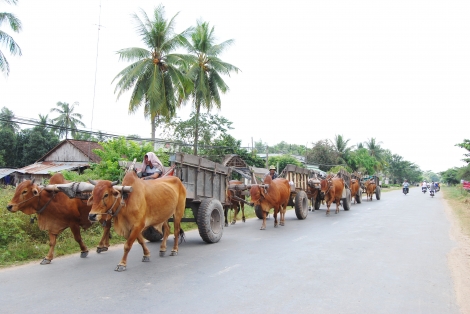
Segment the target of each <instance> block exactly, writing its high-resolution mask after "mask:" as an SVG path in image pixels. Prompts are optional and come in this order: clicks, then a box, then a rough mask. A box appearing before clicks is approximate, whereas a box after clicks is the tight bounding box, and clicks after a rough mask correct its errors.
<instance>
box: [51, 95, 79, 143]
mask: <svg viewBox="0 0 470 314" xmlns="http://www.w3.org/2000/svg"><path fill="white" fill-rule="evenodd" d="M56 106H57V107H58V108H52V109H51V112H57V113H59V116H58V117H57V118H54V119H52V122H53V123H54V125H55V126H56V127H58V128H59V137H61V136H62V135H63V134H65V139H68V134H69V131H70V132H71V133H72V136H75V134H76V133H77V125H80V126H82V127H85V124H84V123H83V122H82V121H80V119H82V118H83V117H82V115H81V114H79V113H76V112H73V111H74V110H75V106H78V102H74V103H73V104H72V106H70V105H69V104H68V103H66V102H60V101H59V102H58V103H57V104H56Z"/></svg>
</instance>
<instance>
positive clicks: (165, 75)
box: [113, 5, 190, 139]
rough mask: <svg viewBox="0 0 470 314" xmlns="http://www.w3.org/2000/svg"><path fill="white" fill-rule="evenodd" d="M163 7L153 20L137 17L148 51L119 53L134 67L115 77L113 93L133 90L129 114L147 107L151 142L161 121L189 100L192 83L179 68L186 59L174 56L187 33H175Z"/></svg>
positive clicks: (139, 31) (138, 30)
mask: <svg viewBox="0 0 470 314" xmlns="http://www.w3.org/2000/svg"><path fill="white" fill-rule="evenodd" d="M164 13H165V11H164V7H163V6H162V5H160V6H158V7H157V8H155V10H154V13H153V17H152V19H150V18H149V17H148V16H147V14H146V13H145V12H144V11H143V10H141V15H142V16H143V18H142V19H141V18H140V17H139V16H138V15H137V14H134V16H133V18H134V20H135V21H136V22H137V32H138V33H139V35H140V37H141V39H142V41H143V43H144V44H145V46H146V47H147V48H136V47H133V48H126V49H122V50H119V51H118V54H119V59H120V60H125V61H132V62H133V63H132V64H131V65H129V66H127V67H126V68H124V70H122V71H121V72H119V73H118V75H116V77H115V78H114V79H113V82H114V81H115V80H118V82H117V83H116V88H115V90H114V92H115V93H116V92H117V91H119V93H118V96H117V98H118V99H119V97H120V96H121V95H122V94H123V93H124V92H126V91H128V90H130V89H132V94H131V99H130V101H129V113H135V112H136V111H137V110H138V109H139V108H140V106H142V105H143V106H144V115H145V117H146V118H148V117H149V118H150V124H151V134H152V139H155V129H156V126H157V124H158V122H159V121H160V120H161V119H162V118H169V117H172V116H174V115H175V111H176V108H177V106H178V105H179V104H180V103H181V101H182V99H184V98H185V97H186V95H185V91H187V90H188V89H189V88H190V82H189V80H187V79H186V78H185V76H184V75H183V73H182V72H181V70H180V69H179V68H178V66H179V65H182V64H183V62H184V58H185V56H184V55H179V54H172V53H171V52H173V51H174V50H175V49H177V48H178V47H180V46H182V45H183V43H184V41H185V37H184V36H185V35H186V33H187V32H188V31H189V29H188V30H186V31H184V32H182V33H180V34H175V33H174V19H175V17H176V15H177V14H176V15H175V16H174V17H173V18H171V19H170V20H169V21H167V20H166V19H165V16H164Z"/></svg>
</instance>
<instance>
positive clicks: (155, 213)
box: [88, 171, 186, 271]
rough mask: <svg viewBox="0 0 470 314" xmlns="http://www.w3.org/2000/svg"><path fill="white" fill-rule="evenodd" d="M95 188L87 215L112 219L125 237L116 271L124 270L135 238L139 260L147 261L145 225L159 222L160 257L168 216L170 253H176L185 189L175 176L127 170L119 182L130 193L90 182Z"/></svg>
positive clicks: (102, 181)
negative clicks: (144, 175) (148, 175)
mask: <svg viewBox="0 0 470 314" xmlns="http://www.w3.org/2000/svg"><path fill="white" fill-rule="evenodd" d="M93 183H94V184H96V185H95V188H94V189H93V194H92V196H91V197H90V198H89V200H88V204H90V205H92V207H91V211H90V214H89V218H90V220H91V221H96V220H99V219H100V218H101V217H102V216H104V217H103V218H105V219H106V220H110V219H111V217H113V218H114V229H115V230H116V232H117V233H119V234H120V235H121V236H123V237H124V238H126V240H127V241H126V243H125V244H124V255H123V256H122V259H121V261H120V262H119V264H118V265H117V267H116V268H115V270H116V271H123V270H126V266H127V255H128V254H129V251H130V250H131V248H132V245H133V243H134V241H135V240H136V239H137V241H138V242H139V244H140V245H141V246H142V249H143V251H144V256H143V258H142V262H148V261H150V251H149V249H148V248H147V246H146V245H145V242H144V238H143V236H142V230H144V229H145V228H147V227H149V226H155V225H158V224H161V223H163V226H164V228H163V240H162V244H161V245H160V256H164V255H165V252H166V241H167V239H168V236H169V235H170V227H169V225H168V219H169V218H170V217H171V216H174V226H173V227H174V235H175V243H174V245H173V250H172V251H171V255H172V256H175V255H177V254H178V236H179V235H180V234H181V236H183V234H184V232H183V230H182V229H180V223H181V218H183V215H184V210H185V207H186V188H185V187H184V185H183V183H181V180H180V179H179V178H177V177H173V176H168V177H162V178H160V179H157V180H148V181H144V180H140V179H139V178H138V177H137V174H136V173H135V172H134V171H130V172H128V173H127V174H126V175H125V176H124V180H123V181H122V185H123V186H131V187H132V192H131V193H125V194H121V193H120V192H119V191H117V190H116V189H114V188H113V184H112V182H111V181H106V180H100V181H97V182H93Z"/></svg>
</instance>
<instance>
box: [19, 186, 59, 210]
mask: <svg viewBox="0 0 470 314" xmlns="http://www.w3.org/2000/svg"><path fill="white" fill-rule="evenodd" d="M42 191H44V188H42V189H41V190H40V191H39V193H38V194H37V195H33V196H31V197H30V198H28V199H26V200H24V201H22V202H19V203H16V204H12V205H13V206H18V205H21V204H23V203H26V202H27V201H29V200H31V199H33V198H35V197H37V198H38V204H37V205H36V208H38V207H39V202H41V197H40V196H41V193H42ZM55 194H56V193H55V192H52V197H51V198H50V199H49V200H48V201H47V202H46V204H44V206H43V207H42V208H41V209H40V210H37V209H36V214H41V213H42V212H43V211H44V210H45V209H46V207H47V205H49V203H50V202H52V200H53V199H54V198H55Z"/></svg>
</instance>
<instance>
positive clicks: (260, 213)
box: [255, 205, 263, 219]
mask: <svg viewBox="0 0 470 314" xmlns="http://www.w3.org/2000/svg"><path fill="white" fill-rule="evenodd" d="M255 214H256V217H258V218H259V219H263V211H262V210H261V206H259V205H257V206H255Z"/></svg>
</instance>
